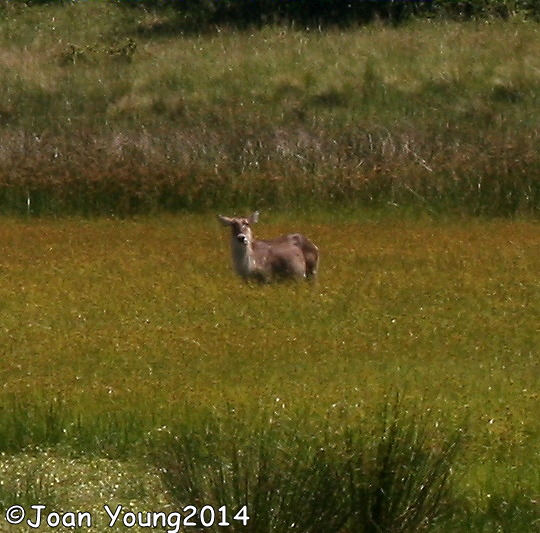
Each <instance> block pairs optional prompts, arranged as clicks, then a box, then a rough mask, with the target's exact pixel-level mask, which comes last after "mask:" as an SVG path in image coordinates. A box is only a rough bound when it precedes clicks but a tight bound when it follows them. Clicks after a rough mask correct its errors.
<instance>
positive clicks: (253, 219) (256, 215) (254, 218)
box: [249, 211, 259, 224]
mask: <svg viewBox="0 0 540 533" xmlns="http://www.w3.org/2000/svg"><path fill="white" fill-rule="evenodd" d="M256 222H259V212H258V211H255V213H253V214H252V215H251V216H250V217H249V223H250V224H255V223H256Z"/></svg>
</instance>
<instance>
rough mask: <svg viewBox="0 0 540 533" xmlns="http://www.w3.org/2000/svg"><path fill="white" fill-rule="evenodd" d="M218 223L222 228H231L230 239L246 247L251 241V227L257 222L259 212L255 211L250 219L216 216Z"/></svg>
mask: <svg viewBox="0 0 540 533" xmlns="http://www.w3.org/2000/svg"><path fill="white" fill-rule="evenodd" d="M218 219H219V221H220V222H221V223H222V224H223V225H224V226H229V227H230V228H231V237H232V239H233V241H235V242H239V243H240V244H243V245H244V246H248V245H249V243H250V242H251V240H252V231H251V225H252V224H255V222H257V221H258V220H259V212H258V211H255V213H253V214H252V215H251V216H250V217H247V218H246V217H232V218H229V217H224V216H222V215H218Z"/></svg>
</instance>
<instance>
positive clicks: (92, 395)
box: [0, 212, 540, 531]
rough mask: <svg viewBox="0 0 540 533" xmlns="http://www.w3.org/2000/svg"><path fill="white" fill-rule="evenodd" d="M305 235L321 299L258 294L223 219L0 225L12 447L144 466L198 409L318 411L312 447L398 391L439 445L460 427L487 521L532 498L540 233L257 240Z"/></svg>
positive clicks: (427, 225)
mask: <svg viewBox="0 0 540 533" xmlns="http://www.w3.org/2000/svg"><path fill="white" fill-rule="evenodd" d="M293 228H298V229H301V230H302V231H303V232H305V233H306V234H307V235H309V236H310V237H312V238H313V240H314V241H315V242H316V243H317V245H318V246H319V247H320V249H321V254H322V260H321V268H320V278H319V281H318V283H317V284H315V285H310V284H307V283H306V284H281V285H279V284H278V285H268V286H265V285H263V286H259V285H248V284H245V283H243V282H242V281H241V280H240V279H238V278H237V277H236V276H235V275H234V273H233V271H232V268H231V266H230V258H229V242H228V239H229V237H228V235H227V234H226V233H225V232H224V231H223V228H222V227H221V226H220V225H219V223H218V222H217V220H216V219H215V218H214V216H213V215H208V216H204V217H203V216H196V215H184V216H178V217H159V218H150V219H136V220H124V221H120V220H111V219H100V220H93V221H87V220H82V219H60V220H47V219H45V220H40V221H35V220H34V221H22V220H12V219H4V220H2V225H1V228H0V240H1V242H2V258H1V260H0V267H1V269H2V277H1V280H0V313H1V315H0V321H1V324H2V327H1V329H0V345H1V346H2V370H1V372H2V383H3V384H4V385H3V387H2V391H1V400H2V413H1V416H2V421H3V422H2V427H3V429H2V432H3V434H2V443H3V446H4V450H5V451H6V452H9V453H11V454H13V453H18V452H20V451H22V450H23V449H27V450H28V449H30V450H32V449H34V448H35V447H37V448H41V449H43V448H52V449H54V450H57V453H60V454H62V453H67V455H68V456H69V457H73V458H74V459H73V460H75V459H76V457H78V456H79V455H81V454H82V456H83V457H84V456H86V455H88V454H89V453H90V454H92V455H96V454H97V455H98V456H103V455H104V456H106V457H109V458H113V459H117V460H123V461H126V460H127V461H131V459H130V458H137V457H141V453H142V454H144V453H146V452H144V449H145V444H144V443H145V442H148V439H150V442H153V439H154V438H155V437H156V435H159V431H157V430H158V429H159V428H162V429H161V431H170V430H171V429H170V428H171V427H175V425H178V424H180V423H182V422H183V421H184V420H190V419H191V420H194V421H195V422H196V421H197V416H198V415H196V414H194V413H197V412H199V413H201V416H203V413H205V412H208V413H211V412H216V413H218V414H219V415H220V416H224V415H227V414H228V416H231V417H232V418H231V421H232V420H234V419H235V417H236V416H238V417H240V419H242V417H244V415H245V416H246V418H249V416H248V415H247V414H246V413H252V415H250V416H255V415H253V413H254V412H255V413H256V412H257V410H258V409H259V408H260V409H263V410H268V409H277V410H278V411H279V412H280V413H281V416H282V417H283V416H285V418H286V419H287V421H288V423H289V424H291V422H290V421H291V420H293V421H294V420H302V413H307V414H306V415H305V416H307V418H305V421H304V422H302V423H300V425H299V431H305V430H306V428H308V427H312V426H313V425H314V424H315V422H314V421H315V420H317V419H318V417H320V418H321V420H325V419H326V420H330V422H329V423H330V424H337V425H338V426H339V420H345V421H346V420H347V416H349V415H350V414H351V413H352V415H351V416H353V417H360V418H362V419H368V420H369V419H370V417H372V416H373V413H375V412H377V406H378V405H379V404H380V403H381V402H382V403H384V402H385V399H387V398H390V399H391V398H392V396H393V394H394V393H395V392H399V393H400V395H401V397H402V398H403V401H404V405H405V406H407V405H408V406H416V407H411V409H412V411H411V412H413V413H414V412H416V410H418V409H419V410H420V411H418V412H421V410H423V409H425V410H426V411H427V412H428V414H429V417H430V418H431V419H432V420H433V421H434V424H433V425H431V426H429V427H430V428H431V429H430V432H431V433H433V438H434V439H435V440H437V433H438V432H439V431H442V432H443V435H444V433H445V431H446V429H444V428H447V429H449V430H452V428H454V429H455V428H461V429H462V430H463V431H464V435H465V437H464V439H463V442H462V444H461V447H462V450H461V452H460V454H459V461H458V464H457V465H456V466H455V468H457V470H458V472H459V487H460V490H461V491H463V493H464V495H465V496H464V498H466V501H470V502H474V505H477V506H478V509H476V511H477V512H480V511H482V512H484V509H485V507H486V506H488V505H495V504H494V503H493V502H494V501H495V499H496V498H498V497H500V498H501V502H502V503H500V502H499V505H498V506H495V507H496V509H495V511H494V512H493V516H498V514H497V513H500V512H502V511H501V509H502V510H504V509H505V504H504V501H506V500H505V498H506V499H508V498H509V497H513V496H512V495H514V496H515V498H516V501H521V500H523V502H524V504H527V502H529V501H530V500H531V499H532V498H534V497H535V494H537V491H538V489H539V488H540V486H539V485H538V483H539V479H538V475H537V472H536V471H535V469H532V468H530V465H531V464H535V462H536V461H537V459H538V456H537V454H538V446H537V444H538V435H539V429H540V427H539V422H538V416H537V412H538V402H539V397H538V394H539V391H538V377H539V376H538V373H539V362H538V358H537V347H538V343H539V341H540V332H539V329H538V324H539V323H540V320H539V318H540V317H539V309H540V302H539V294H540V293H539V292H538V280H537V272H538V269H539V267H540V265H539V261H540V260H539V255H538V247H539V245H540V237H539V234H538V225H537V224H536V223H535V222H530V221H514V222H509V221H507V220H492V221H482V220H475V219H463V220H454V221H446V222H443V221H433V220H430V219H425V220H424V219H419V220H414V219H411V218H408V219H404V218H402V217H395V216H388V217H383V218H380V219H377V218H373V217H372V218H369V217H365V216H364V217H360V216H358V215H353V214H351V213H349V214H343V215H336V214H329V213H322V212H321V213H319V214H313V215H311V216H309V217H304V218H303V219H302V218H298V219H295V217H291V216H285V215H280V216H276V215H273V214H272V213H266V214H265V215H264V216H263V219H262V221H261V222H260V227H258V228H256V229H257V234H258V235H259V236H260V237H265V236H266V237H271V236H274V235H275V234H277V233H280V232H283V231H286V230H288V229H293ZM235 410H236V411H235ZM235 412H236V413H237V415H234V413H235ZM231 413H232V414H231ZM347 413H349V415H348V414H347ZM340 417H345V418H340ZM308 420H312V422H310V423H308V422H307V421H308ZM336 420H338V422H336ZM235 423H236V424H237V423H238V419H236V422H235ZM310 424H311V425H310ZM438 424H440V428H439V429H437V425H438ZM188 425H189V424H188ZM195 425H196V424H195ZM300 428H302V429H300ZM156 431H157V433H156ZM340 431H341V430H340ZM209 435H213V437H209V438H215V439H219V436H218V435H216V433H212V432H210V433H209ZM218 442H219V441H218ZM152 449H154V447H153V446H152ZM62 450H64V452H62ZM23 464H24V463H23ZM119 464H120V465H121V464H122V463H119ZM119 468H120V467H119ZM148 475H150V474H148ZM31 494H32V493H31ZM488 494H490V495H492V497H493V499H490V497H489V496H488ZM508 494H510V496H508ZM3 501H4V505H6V502H7V501H9V499H8V500H6V499H4V500H3ZM55 501H56V500H55ZM143 502H144V500H143ZM523 502H522V503H523ZM527 505H528V504H527ZM522 507H523V506H521V507H520V506H519V505H518V506H517V507H516V508H517V509H518V510H519V509H522ZM529 507H531V506H530V505H529ZM529 507H527V513H529V514H526V520H529V519H530V513H531V512H533V511H534V506H532V511H531V509H529ZM479 510H480V511H479ZM469 512H471V513H472V511H471V510H470V509H469ZM519 512H521V511H519ZM523 512H525V511H523ZM515 513H518V511H515ZM473 514H474V513H473ZM533 514H534V513H533ZM510 515H511V516H510V518H508V519H507V520H508V523H514V522H512V520H514V519H515V516H514V514H512V513H510ZM475 516H476V515H475ZM534 516H536V517H537V516H538V515H537V513H536V514H535V515H534ZM531 520H532V519H531ZM531 523H532V522H531ZM465 530H467V526H465ZM479 530H480V529H479ZM482 531H484V530H482Z"/></svg>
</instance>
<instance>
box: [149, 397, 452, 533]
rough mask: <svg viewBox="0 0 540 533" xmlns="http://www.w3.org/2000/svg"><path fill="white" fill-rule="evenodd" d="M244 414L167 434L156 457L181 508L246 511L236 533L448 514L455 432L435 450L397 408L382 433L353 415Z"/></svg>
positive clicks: (422, 524)
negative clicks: (248, 419) (247, 418)
mask: <svg viewBox="0 0 540 533" xmlns="http://www.w3.org/2000/svg"><path fill="white" fill-rule="evenodd" d="M238 416H239V415H238V413H229V415H228V416H223V415H218V414H215V413H212V414H209V415H206V416H202V417H192V416H190V417H188V419H186V420H185V421H184V422H183V423H182V424H180V425H178V426H176V427H175V428H170V429H167V430H166V431H164V432H162V433H161V435H160V438H159V444H158V446H157V448H156V449H157V451H156V452H155V453H154V456H153V461H154V462H155V464H156V465H157V466H158V468H159V471H160V475H161V477H162V480H163V482H164V484H165V486H166V487H167V489H168V492H169V495H170V498H171V499H172V501H173V502H174V503H175V505H177V506H178V507H179V509H185V508H186V507H187V506H188V505H193V506H194V507H195V508H197V509H199V510H200V509H201V508H202V507H204V506H210V507H212V509H214V510H218V509H220V508H222V507H223V506H225V508H226V509H227V510H228V512H229V513H231V516H230V517H229V518H232V515H233V514H234V513H236V512H237V511H239V510H241V509H244V510H245V512H246V514H247V516H249V520H247V521H246V522H242V520H234V519H232V520H229V523H230V526H229V528H228V530H230V531H246V532H257V533H261V532H263V533H264V532H284V531H298V532H322V533H324V532H333V533H335V532H337V531H357V532H359V533H360V532H362V533H363V532H366V533H367V532H372V531H373V532H375V531H385V532H393V531H396V532H409V531H421V530H423V529H428V528H429V527H430V526H432V525H433V523H434V522H435V521H436V519H438V518H440V516H441V515H442V510H443V507H444V503H445V502H446V501H447V500H448V498H449V495H450V490H451V487H452V482H451V480H452V478H451V467H452V463H453V460H454V458H455V454H456V451H457V444H458V440H459V439H458V436H457V434H453V435H451V436H450V437H448V438H445V439H443V441H444V442H442V444H441V443H440V442H439V443H438V444H435V440H434V439H433V437H432V436H431V435H430V428H428V427H427V426H425V425H424V421H422V420H420V419H417V418H416V417H414V416H410V415H408V414H407V413H404V412H402V410H401V407H398V406H394V407H392V408H391V409H390V408H388V407H384V408H383V414H382V427H381V428H379V429H378V430H373V429H369V425H370V424H369V422H368V421H367V420H363V421H359V420H356V419H355V418H354V417H353V416H345V417H331V416H329V417H328V418H327V419H325V420H322V419H321V420H319V421H318V422H319V424H318V423H317V422H314V420H313V418H312V417H309V418H306V417H304V416H303V415H300V414H293V415H291V416H286V415H285V414H284V413H283V412H281V413H277V412H273V413H272V414H271V415H270V416H268V415H267V416H264V417H261V418H259V419H258V420H257V421H256V423H249V424H248V423H240V422H239V419H238ZM307 420H309V422H307ZM321 427H322V428H324V429H321ZM217 518H218V517H217ZM217 518H216V520H215V522H214V523H213V524H212V526H211V527H210V529H211V530H214V531H218V530H220V528H221V527H222V526H220V524H219V523H218V519H217Z"/></svg>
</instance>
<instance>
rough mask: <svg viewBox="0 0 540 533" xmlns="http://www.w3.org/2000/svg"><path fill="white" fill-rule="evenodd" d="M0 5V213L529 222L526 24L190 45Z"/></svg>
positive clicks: (536, 192) (273, 32) (134, 16)
mask: <svg viewBox="0 0 540 533" xmlns="http://www.w3.org/2000/svg"><path fill="white" fill-rule="evenodd" d="M6 9H7V11H5V12H4V14H3V16H2V17H1V18H0V29H1V30H2V31H0V34H1V35H2V37H0V75H1V78H2V84H1V89H0V101H1V102H2V103H1V104H0V119H1V127H0V138H1V140H2V163H1V164H0V208H1V209H3V211H4V212H17V213H26V212H31V213H34V214H43V213H56V214H58V213H64V214H65V213H77V214H90V213H98V214H111V213H115V214H130V213H143V212H156V211H163V210H166V211H179V210H182V209H188V210H203V211H204V210H205V209H208V208H216V207H218V206H219V207H221V206H227V207H229V206H231V205H235V206H237V207H239V206H245V205H249V206H255V207H258V206H262V207H265V206H282V207H284V206H285V207H287V208H298V207H299V206H304V207H305V206H307V205H312V206H317V207H321V206H322V207H327V206H328V205H335V204H338V205H356V206H357V205H369V206H380V205H388V204H389V203H390V204H398V205H400V206H410V205H413V206H415V207H421V208H422V209H427V210H431V211H434V212H438V211H451V210H455V211H458V212H461V213H463V212H466V213H468V214H489V215H513V214H516V213H520V212H528V213H531V212H532V213H536V212H537V210H538V205H539V198H540V187H539V185H538V180H537V176H538V168H539V163H538V158H537V154H538V152H539V146H538V132H537V123H538V118H539V115H538V109H540V106H539V105H538V97H537V95H538V94H539V91H538V86H539V76H538V72H539V69H538V60H537V58H538V57H539V53H540V51H539V50H538V42H539V40H538V25H537V24H536V23H534V22H525V21H523V20H521V19H519V18H518V17H514V18H511V19H510V20H509V21H500V20H495V21H488V22H474V23H472V22H471V23H455V22H452V23H450V22H444V21H426V20H424V21H416V22H412V23H410V24H407V25H405V26H402V27H399V28H393V27H385V26H379V25H371V26H367V27H363V28H359V29H356V30H347V31H342V30H328V31H326V32H319V31H300V30H297V29H290V28H276V27H267V28H263V29H262V30H260V31H254V32H239V31H233V30H224V29H222V30H221V31H216V32H214V33H210V34H207V35H204V36H196V35H182V34H171V33H166V32H165V33H160V32H159V31H154V30H152V28H155V27H159V26H160V24H161V23H164V22H166V21H167V19H168V16H169V15H168V14H167V12H160V13H157V14H156V13H154V14H153V13H148V12H145V11H144V10H137V9H130V10H129V9H128V10H126V9H121V8H120V7H119V6H118V5H116V4H114V3H110V2H90V3H89V2H83V1H80V2H73V3H69V4H67V5H63V6H61V5H49V6H45V7H32V8H22V7H19V8H17V7H16V6H13V5H11V7H8V8H6ZM170 16H172V15H170ZM143 30H144V31H143ZM501 42H504V43H505V46H504V47H501V46H500V43H501ZM471 50H474V53H471ZM28 200H30V204H28Z"/></svg>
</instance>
